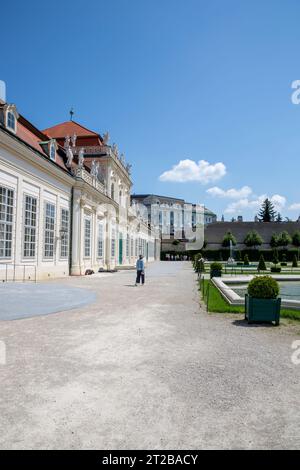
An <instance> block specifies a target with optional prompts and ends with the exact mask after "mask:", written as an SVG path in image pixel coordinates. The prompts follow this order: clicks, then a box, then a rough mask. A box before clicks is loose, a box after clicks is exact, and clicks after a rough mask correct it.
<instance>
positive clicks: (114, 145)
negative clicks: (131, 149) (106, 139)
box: [112, 144, 119, 158]
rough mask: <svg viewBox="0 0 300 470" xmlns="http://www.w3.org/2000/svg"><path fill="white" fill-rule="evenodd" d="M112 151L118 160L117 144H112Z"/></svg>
mask: <svg viewBox="0 0 300 470" xmlns="http://www.w3.org/2000/svg"><path fill="white" fill-rule="evenodd" d="M112 151H113V152H114V154H115V155H116V157H117V158H119V149H118V146H117V144H113V146H112Z"/></svg>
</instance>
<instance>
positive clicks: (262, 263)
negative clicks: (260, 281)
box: [257, 255, 267, 271]
mask: <svg viewBox="0 0 300 470" xmlns="http://www.w3.org/2000/svg"><path fill="white" fill-rule="evenodd" d="M266 270H267V267H266V263H265V258H264V255H260V258H259V263H258V266H257V271H266Z"/></svg>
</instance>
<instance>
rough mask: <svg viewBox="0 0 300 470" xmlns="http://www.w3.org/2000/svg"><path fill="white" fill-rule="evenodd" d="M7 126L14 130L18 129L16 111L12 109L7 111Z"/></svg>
mask: <svg viewBox="0 0 300 470" xmlns="http://www.w3.org/2000/svg"><path fill="white" fill-rule="evenodd" d="M7 127H8V128H9V129H11V130H12V131H14V132H15V131H16V118H15V115H14V113H12V112H11V111H8V113H7Z"/></svg>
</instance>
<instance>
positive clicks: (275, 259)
mask: <svg viewBox="0 0 300 470" xmlns="http://www.w3.org/2000/svg"><path fill="white" fill-rule="evenodd" d="M272 262H273V263H274V264H275V266H276V264H278V263H279V257H278V250H277V248H275V250H273V259H272Z"/></svg>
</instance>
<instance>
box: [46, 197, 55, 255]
mask: <svg viewBox="0 0 300 470" xmlns="http://www.w3.org/2000/svg"><path fill="white" fill-rule="evenodd" d="M54 228H55V206H54V204H50V203H48V202H47V203H46V206H45V231H44V237H45V239H44V256H45V258H53V256H54Z"/></svg>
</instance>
